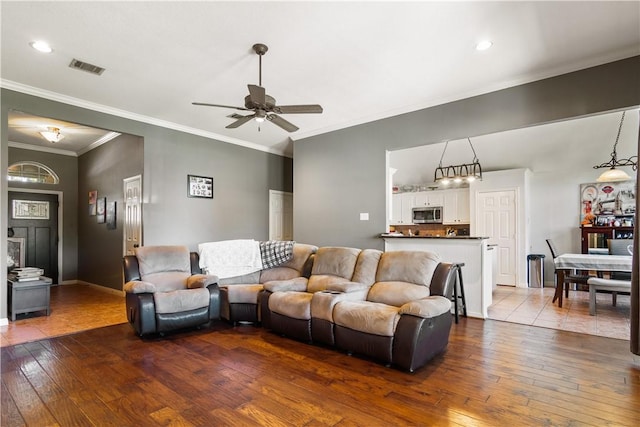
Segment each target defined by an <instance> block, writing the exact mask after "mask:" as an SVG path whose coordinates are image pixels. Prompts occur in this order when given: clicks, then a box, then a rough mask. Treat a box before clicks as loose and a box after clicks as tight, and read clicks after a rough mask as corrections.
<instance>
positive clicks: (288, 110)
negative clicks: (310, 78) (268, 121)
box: [273, 104, 322, 114]
mask: <svg viewBox="0 0 640 427" xmlns="http://www.w3.org/2000/svg"><path fill="white" fill-rule="evenodd" d="M273 112H274V113H278V114H307V113H322V107H321V106H320V105H318V104H308V105H278V106H276V107H274V108H273Z"/></svg>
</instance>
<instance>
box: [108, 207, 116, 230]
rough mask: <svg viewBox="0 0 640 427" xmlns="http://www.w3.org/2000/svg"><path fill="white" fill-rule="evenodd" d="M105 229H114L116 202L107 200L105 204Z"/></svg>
mask: <svg viewBox="0 0 640 427" xmlns="http://www.w3.org/2000/svg"><path fill="white" fill-rule="evenodd" d="M106 221H107V230H115V229H116V202H109V203H108V204H107V218H106Z"/></svg>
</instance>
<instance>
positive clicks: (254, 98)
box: [247, 85, 267, 105]
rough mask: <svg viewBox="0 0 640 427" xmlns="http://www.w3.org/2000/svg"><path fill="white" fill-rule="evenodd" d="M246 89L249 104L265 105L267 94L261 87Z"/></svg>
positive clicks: (253, 86)
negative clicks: (247, 90)
mask: <svg viewBox="0 0 640 427" xmlns="http://www.w3.org/2000/svg"><path fill="white" fill-rule="evenodd" d="M247 87H248V88H249V96H250V97H251V102H253V103H255V104H258V105H266V103H267V92H266V91H265V89H264V88H263V87H262V86H256V85H247Z"/></svg>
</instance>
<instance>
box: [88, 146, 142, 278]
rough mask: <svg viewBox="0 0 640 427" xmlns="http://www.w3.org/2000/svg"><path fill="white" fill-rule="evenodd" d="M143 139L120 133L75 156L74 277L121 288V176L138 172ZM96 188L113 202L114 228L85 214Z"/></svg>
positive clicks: (137, 173) (129, 175) (122, 199)
mask: <svg viewBox="0 0 640 427" xmlns="http://www.w3.org/2000/svg"><path fill="white" fill-rule="evenodd" d="M143 148H144V141H143V140H142V138H140V137H138V136H133V135H120V136H119V137H117V138H115V139H113V140H111V141H109V142H108V143H106V144H103V145H101V146H99V147H98V148H95V149H93V150H91V151H89V152H87V153H85V154H83V155H82V156H80V158H79V159H78V177H79V178H78V187H77V188H78V191H77V192H78V194H79V196H78V197H79V203H78V277H77V278H78V280H81V281H83V282H88V283H94V284H99V285H102V286H106V287H109V288H113V289H118V290H121V289H122V254H123V239H124V236H123V224H124V221H123V218H124V191H123V182H122V180H123V179H124V178H129V177H131V176H135V175H142V171H143V166H144V156H143V153H144V151H143ZM92 190H96V191H97V192H98V197H99V198H102V197H106V198H107V204H109V203H111V202H116V229H115V230H109V229H107V226H106V223H102V224H98V222H97V218H96V216H93V215H91V216H90V215H89V210H88V194H89V191H92Z"/></svg>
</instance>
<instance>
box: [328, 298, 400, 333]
mask: <svg viewBox="0 0 640 427" xmlns="http://www.w3.org/2000/svg"><path fill="white" fill-rule="evenodd" d="M399 310H400V309H399V308H398V307H393V306H390V305H387V304H380V303H375V302H369V301H341V302H339V303H338V304H336V306H335V308H334V310H333V321H334V323H335V324H336V325H340V326H344V327H345V328H349V329H353V330H354V331H360V332H364V333H368V334H373V335H381V336H385V337H391V336H393V334H394V333H395V330H396V326H397V325H398V321H399V320H400V314H399Z"/></svg>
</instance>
